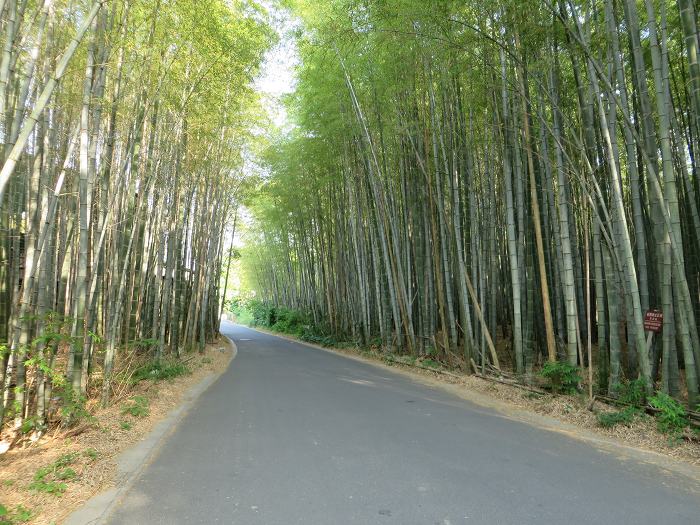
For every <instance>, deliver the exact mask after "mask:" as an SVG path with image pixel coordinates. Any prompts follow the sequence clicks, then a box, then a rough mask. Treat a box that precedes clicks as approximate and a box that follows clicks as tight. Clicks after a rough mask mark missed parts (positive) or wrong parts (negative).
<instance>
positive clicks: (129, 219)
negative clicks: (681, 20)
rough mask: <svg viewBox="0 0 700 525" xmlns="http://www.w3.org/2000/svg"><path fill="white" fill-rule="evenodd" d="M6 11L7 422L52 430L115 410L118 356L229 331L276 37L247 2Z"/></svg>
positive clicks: (39, 4)
mask: <svg viewBox="0 0 700 525" xmlns="http://www.w3.org/2000/svg"><path fill="white" fill-rule="evenodd" d="M0 13H1V14H2V39H1V40H2V59H1V64H0V101H1V102H0V115H2V117H1V118H0V121H1V123H0V129H1V130H2V132H1V134H2V143H3V145H2V171H1V173H0V199H1V200H0V224H1V226H0V297H1V298H0V350H1V352H0V357H1V359H0V385H2V390H3V399H2V405H1V406H2V410H1V411H0V422H2V421H4V423H5V426H6V427H7V426H9V427H11V428H14V429H17V428H21V427H22V426H23V425H25V424H26V428H30V429H34V428H35V429H39V430H41V429H43V428H45V427H46V426H47V425H49V424H51V423H52V422H55V420H56V419H57V418H60V417H61V415H60V410H61V409H62V408H63V410H64V416H65V410H70V409H71V407H76V406H77V405H78V401H79V399H80V398H84V397H85V396H86V395H90V396H91V397H98V398H99V399H101V401H102V403H103V404H106V403H108V401H109V399H110V395H111V384H112V379H113V371H114V370H115V363H117V362H118V360H119V359H120V353H121V352H122V350H124V349H125V348H127V347H130V346H131V347H133V346H136V347H139V349H140V351H141V352H144V353H148V354H150V355H152V357H153V358H154V359H159V358H161V357H162V356H165V355H172V354H175V355H179V354H180V353H183V352H187V351H190V350H191V349H193V348H201V347H203V346H204V344H205V342H206V341H208V340H209V339H211V338H212V336H213V335H214V333H215V332H217V331H218V323H219V321H218V320H219V316H220V313H221V312H220V304H221V301H220V300H219V298H218V297H219V285H220V282H219V273H220V268H221V265H222V264H221V261H222V259H223V258H224V246H223V242H224V239H225V237H226V232H227V231H228V229H229V228H230V227H231V221H229V218H230V216H231V211H232V209H233V208H234V207H235V204H236V199H237V198H238V195H239V193H240V190H241V188H242V187H243V186H245V181H244V180H243V176H242V169H241V167H242V164H243V155H244V153H243V152H244V149H245V147H246V141H247V137H248V136H249V135H250V133H251V125H252V123H253V122H254V121H255V120H256V118H257V117H256V113H257V111H258V109H257V103H256V96H255V92H254V89H253V79H254V77H255V76H256V74H257V70H258V68H259V65H260V62H261V60H262V56H263V54H264V52H265V50H266V49H267V48H268V46H269V45H270V44H271V42H272V38H273V35H272V33H271V32H270V30H269V28H268V27H267V25H266V24H265V23H264V21H263V17H262V15H261V13H260V12H259V9H258V8H257V7H256V5H255V4H252V3H249V2H245V1H233V2H224V1H222V0H177V1H169V0H111V1H110V0H95V1H89V2H87V1H75V0H36V1H35V0H2V2H1V3H0ZM57 400H58V401H57ZM1 519H2V518H0V520H1Z"/></svg>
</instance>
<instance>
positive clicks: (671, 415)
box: [649, 392, 690, 436]
mask: <svg viewBox="0 0 700 525" xmlns="http://www.w3.org/2000/svg"><path fill="white" fill-rule="evenodd" d="M649 404H651V406H653V407H654V408H656V409H657V410H659V412H658V413H657V414H656V426H657V428H658V429H659V430H660V431H661V432H663V433H664V434H671V435H674V436H678V435H680V434H681V433H682V432H683V430H684V429H685V427H687V426H688V424H689V423H690V421H689V420H688V413H687V412H686V410H685V407H683V405H681V404H680V403H679V402H678V401H677V400H675V399H673V398H672V397H671V396H669V395H668V394H665V393H663V392H657V393H656V395H655V396H652V397H651V398H649Z"/></svg>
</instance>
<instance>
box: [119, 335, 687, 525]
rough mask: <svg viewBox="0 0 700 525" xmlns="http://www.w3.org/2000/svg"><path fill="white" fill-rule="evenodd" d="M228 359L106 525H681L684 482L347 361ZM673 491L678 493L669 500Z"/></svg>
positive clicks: (253, 347)
mask: <svg viewBox="0 0 700 525" xmlns="http://www.w3.org/2000/svg"><path fill="white" fill-rule="evenodd" d="M224 331H225V332H226V333H227V334H228V335H229V336H230V337H232V338H233V339H234V340H235V341H236V344H237V345H238V349H239V353H238V357H237V358H236V360H235V361H234V362H233V364H232V366H231V368H230V369H229V370H228V372H227V373H226V374H225V375H223V376H222V377H221V378H220V379H219V381H218V382H217V383H216V384H214V385H213V386H212V387H211V388H210V389H209V390H208V391H207V392H206V393H205V394H204V395H203V396H202V397H201V398H200V400H199V401H198V403H197V405H196V406H195V408H194V409H193V410H192V411H191V412H190V413H189V415H188V416H187V417H186V419H185V420H184V421H183V422H182V423H181V424H180V426H179V427H178V429H177V431H176V432H175V433H174V434H173V435H172V436H171V437H170V438H169V439H168V440H167V441H166V443H165V444H164V445H163V447H162V449H161V451H160V452H159V454H158V456H157V457H156V458H155V460H154V461H153V463H152V464H151V465H150V466H149V467H148V468H147V469H146V470H145V471H144V473H143V474H142V475H141V477H140V479H139V480H138V481H137V482H136V483H135V485H134V486H133V488H132V490H131V491H130V492H129V493H128V494H127V496H126V497H125V498H124V500H123V501H122V503H121V504H120V505H119V507H118V508H117V510H116V511H115V513H114V515H113V516H112V518H111V520H110V521H109V523H110V524H112V525H116V524H124V525H139V524H149V525H150V524H169V525H170V524H195V523H206V524H209V523H226V524H238V525H292V524H303V525H345V524H381V525H384V524H387V525H388V524H396V525H412V524H416V525H433V524H441V525H444V524H451V525H457V524H464V523H468V524H477V523H478V524H518V525H520V524H543V523H552V524H560V523H564V524H566V525H573V524H588V523H591V524H599V525H601V524H634V525H642V524H647V523H648V524H654V525H658V524H682V523H688V524H691V523H692V524H694V525H697V524H698V523H700V495H698V493H697V492H695V493H693V492H694V491H693V489H695V490H697V488H698V487H697V486H694V485H693V483H692V482H690V481H688V480H686V479H684V478H681V477H679V476H678V475H671V474H669V473H667V472H665V471H662V470H660V469H658V468H656V467H653V466H650V465H645V464H641V463H638V462H636V461H630V460H627V461H622V460H619V459H616V457H615V456H614V455H611V454H606V453H604V452H601V451H599V450H596V449H594V448H593V447H591V446H589V445H587V444H585V443H582V442H580V441H577V440H573V439H570V438H567V437H566V436H564V435H561V434H558V433H554V432H549V431H546V430H541V429H538V428H535V427H532V426H529V425H527V424H524V423H520V422H517V421H513V420H510V419H508V418H505V417H503V416H501V415H498V414H497V413H495V412H491V411H489V410H486V409H483V408H480V407H477V406H476V405H472V404H470V403H468V402H466V401H463V400H461V399H458V398H456V397H453V396H451V395H449V394H448V393H445V392H443V391H441V390H439V389H432V388H430V387H426V386H424V385H421V384H418V383H414V382H412V381H410V380H409V379H407V378H405V377H404V376H401V375H397V374H393V373H390V372H387V371H384V370H383V369H380V368H376V367H373V366H371V365H367V364H364V363H360V362H357V361H354V360H350V359H346V358H343V357H340V356H336V355H333V354H330V353H327V352H323V351H321V350H316V349H312V348H309V347H306V346H303V345H300V344H297V343H293V342H290V341H287V340H284V339H280V338H276V337H273V336H270V335H264V334H261V333H258V332H254V331H252V330H248V329H246V328H242V327H238V326H233V325H231V324H226V325H225V326H224ZM686 488H687V489H688V490H685V489H686Z"/></svg>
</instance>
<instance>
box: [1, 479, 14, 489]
mask: <svg viewBox="0 0 700 525" xmlns="http://www.w3.org/2000/svg"><path fill="white" fill-rule="evenodd" d="M14 484H15V480H14V479H4V480H2V486H3V487H11V486H12V485H14Z"/></svg>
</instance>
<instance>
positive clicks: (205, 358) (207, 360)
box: [202, 357, 211, 365]
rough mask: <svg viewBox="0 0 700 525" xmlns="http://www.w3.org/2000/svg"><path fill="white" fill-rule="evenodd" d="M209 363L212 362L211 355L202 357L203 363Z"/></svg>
mask: <svg viewBox="0 0 700 525" xmlns="http://www.w3.org/2000/svg"><path fill="white" fill-rule="evenodd" d="M209 363H211V357H203V358H202V364H203V365H208V364H209Z"/></svg>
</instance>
